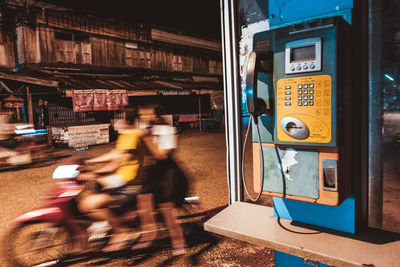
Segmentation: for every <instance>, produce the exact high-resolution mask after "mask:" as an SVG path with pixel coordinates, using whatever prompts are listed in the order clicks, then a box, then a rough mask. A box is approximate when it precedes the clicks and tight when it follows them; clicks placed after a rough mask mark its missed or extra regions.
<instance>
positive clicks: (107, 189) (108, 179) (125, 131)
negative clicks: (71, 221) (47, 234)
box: [78, 110, 143, 251]
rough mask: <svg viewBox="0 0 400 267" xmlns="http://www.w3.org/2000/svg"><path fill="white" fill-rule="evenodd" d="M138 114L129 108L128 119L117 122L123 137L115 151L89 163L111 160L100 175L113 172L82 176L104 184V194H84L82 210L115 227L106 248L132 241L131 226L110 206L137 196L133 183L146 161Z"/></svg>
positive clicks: (122, 246) (110, 248) (120, 135)
mask: <svg viewBox="0 0 400 267" xmlns="http://www.w3.org/2000/svg"><path fill="white" fill-rule="evenodd" d="M135 117H136V116H135V112H134V111H133V110H128V111H127V112H126V119H125V120H123V121H121V122H119V123H118V124H119V125H116V127H115V128H117V129H118V132H119V137H118V139H117V142H116V147H115V149H114V150H112V151H111V152H109V153H106V154H104V155H101V156H99V157H97V158H94V159H91V160H88V161H86V162H87V163H95V162H106V161H111V163H110V164H108V165H106V166H105V167H104V168H101V169H100V170H97V174H99V173H112V174H111V175H107V176H103V177H99V178H98V177H96V176H97V175H94V176H93V175H90V174H89V175H86V176H85V174H83V175H82V176H80V177H78V178H79V179H81V180H92V179H96V180H97V182H98V183H99V184H100V185H101V186H102V190H101V192H100V193H95V194H90V195H88V196H85V197H83V198H82V199H81V200H80V201H79V209H80V211H81V212H84V213H86V214H87V215H88V216H90V217H92V218H93V219H95V220H100V221H102V220H106V221H108V222H109V223H110V225H111V227H112V228H113V231H114V234H113V235H112V237H111V239H110V241H109V243H108V245H107V247H105V248H104V251H115V250H119V249H122V248H124V247H125V245H126V244H127V242H128V241H130V229H129V228H128V227H126V226H124V224H123V222H122V221H121V219H120V218H119V217H118V216H117V215H116V214H115V213H114V212H113V211H112V210H111V209H109V207H110V206H111V205H115V204H117V203H119V202H121V201H123V200H124V199H126V198H127V197H128V198H131V197H132V195H135V192H134V189H133V190H132V189H131V188H130V187H129V186H130V184H131V183H132V181H133V180H134V179H135V178H136V176H137V174H138V171H139V169H140V168H141V165H142V161H143V158H142V153H140V142H141V136H142V131H141V130H138V129H134V120H135Z"/></svg>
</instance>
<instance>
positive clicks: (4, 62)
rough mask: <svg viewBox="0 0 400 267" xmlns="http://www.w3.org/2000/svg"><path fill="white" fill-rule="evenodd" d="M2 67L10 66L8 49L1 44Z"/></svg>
mask: <svg viewBox="0 0 400 267" xmlns="http://www.w3.org/2000/svg"><path fill="white" fill-rule="evenodd" d="M0 65H2V66H5V65H8V57H7V54H6V47H5V45H4V44H0Z"/></svg>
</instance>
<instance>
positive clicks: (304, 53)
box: [290, 45, 315, 62]
mask: <svg viewBox="0 0 400 267" xmlns="http://www.w3.org/2000/svg"><path fill="white" fill-rule="evenodd" d="M290 50H291V51H290V62H296V61H310V60H315V45H310V46H303V47H296V48H292V49H290Z"/></svg>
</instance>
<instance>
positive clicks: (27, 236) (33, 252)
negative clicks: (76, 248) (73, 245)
mask: <svg viewBox="0 0 400 267" xmlns="http://www.w3.org/2000/svg"><path fill="white" fill-rule="evenodd" d="M68 241H69V233H68V231H67V229H65V228H64V227H62V226H56V227H54V226H52V225H51V224H50V223H46V222H40V221H37V222H24V223H20V224H17V225H15V226H14V227H13V228H12V229H11V230H10V231H9V232H8V233H7V234H6V236H5V240H4V242H3V250H4V251H3V254H4V259H6V260H7V263H8V264H9V266H21V267H25V266H55V265H58V264H59V262H60V259H62V257H63V256H64V255H66V254H67V251H68Z"/></svg>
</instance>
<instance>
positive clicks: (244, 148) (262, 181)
mask: <svg viewBox="0 0 400 267" xmlns="http://www.w3.org/2000/svg"><path fill="white" fill-rule="evenodd" d="M252 120H253V115H252V116H250V120H249V125H248V126H247V131H246V135H245V137H244V144H243V151H242V181H243V186H244V189H245V191H246V194H247V196H248V197H249V199H250V200H251V201H253V202H257V201H258V200H259V199H260V197H261V194H262V190H263V188H264V152H263V149H262V144H261V137H260V128H259V127H258V123H255V125H256V128H257V135H258V144H259V145H260V154H261V164H260V165H261V175H260V179H261V181H260V185H261V186H260V192H259V193H258V195H257V197H256V198H253V197H252V196H251V195H250V193H249V190H248V189H247V184H246V181H245V176H244V158H245V157H244V155H245V151H246V143H247V136H248V135H249V131H250V127H251V122H252ZM254 120H255V121H256V119H254ZM253 160H254V159H253Z"/></svg>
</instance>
